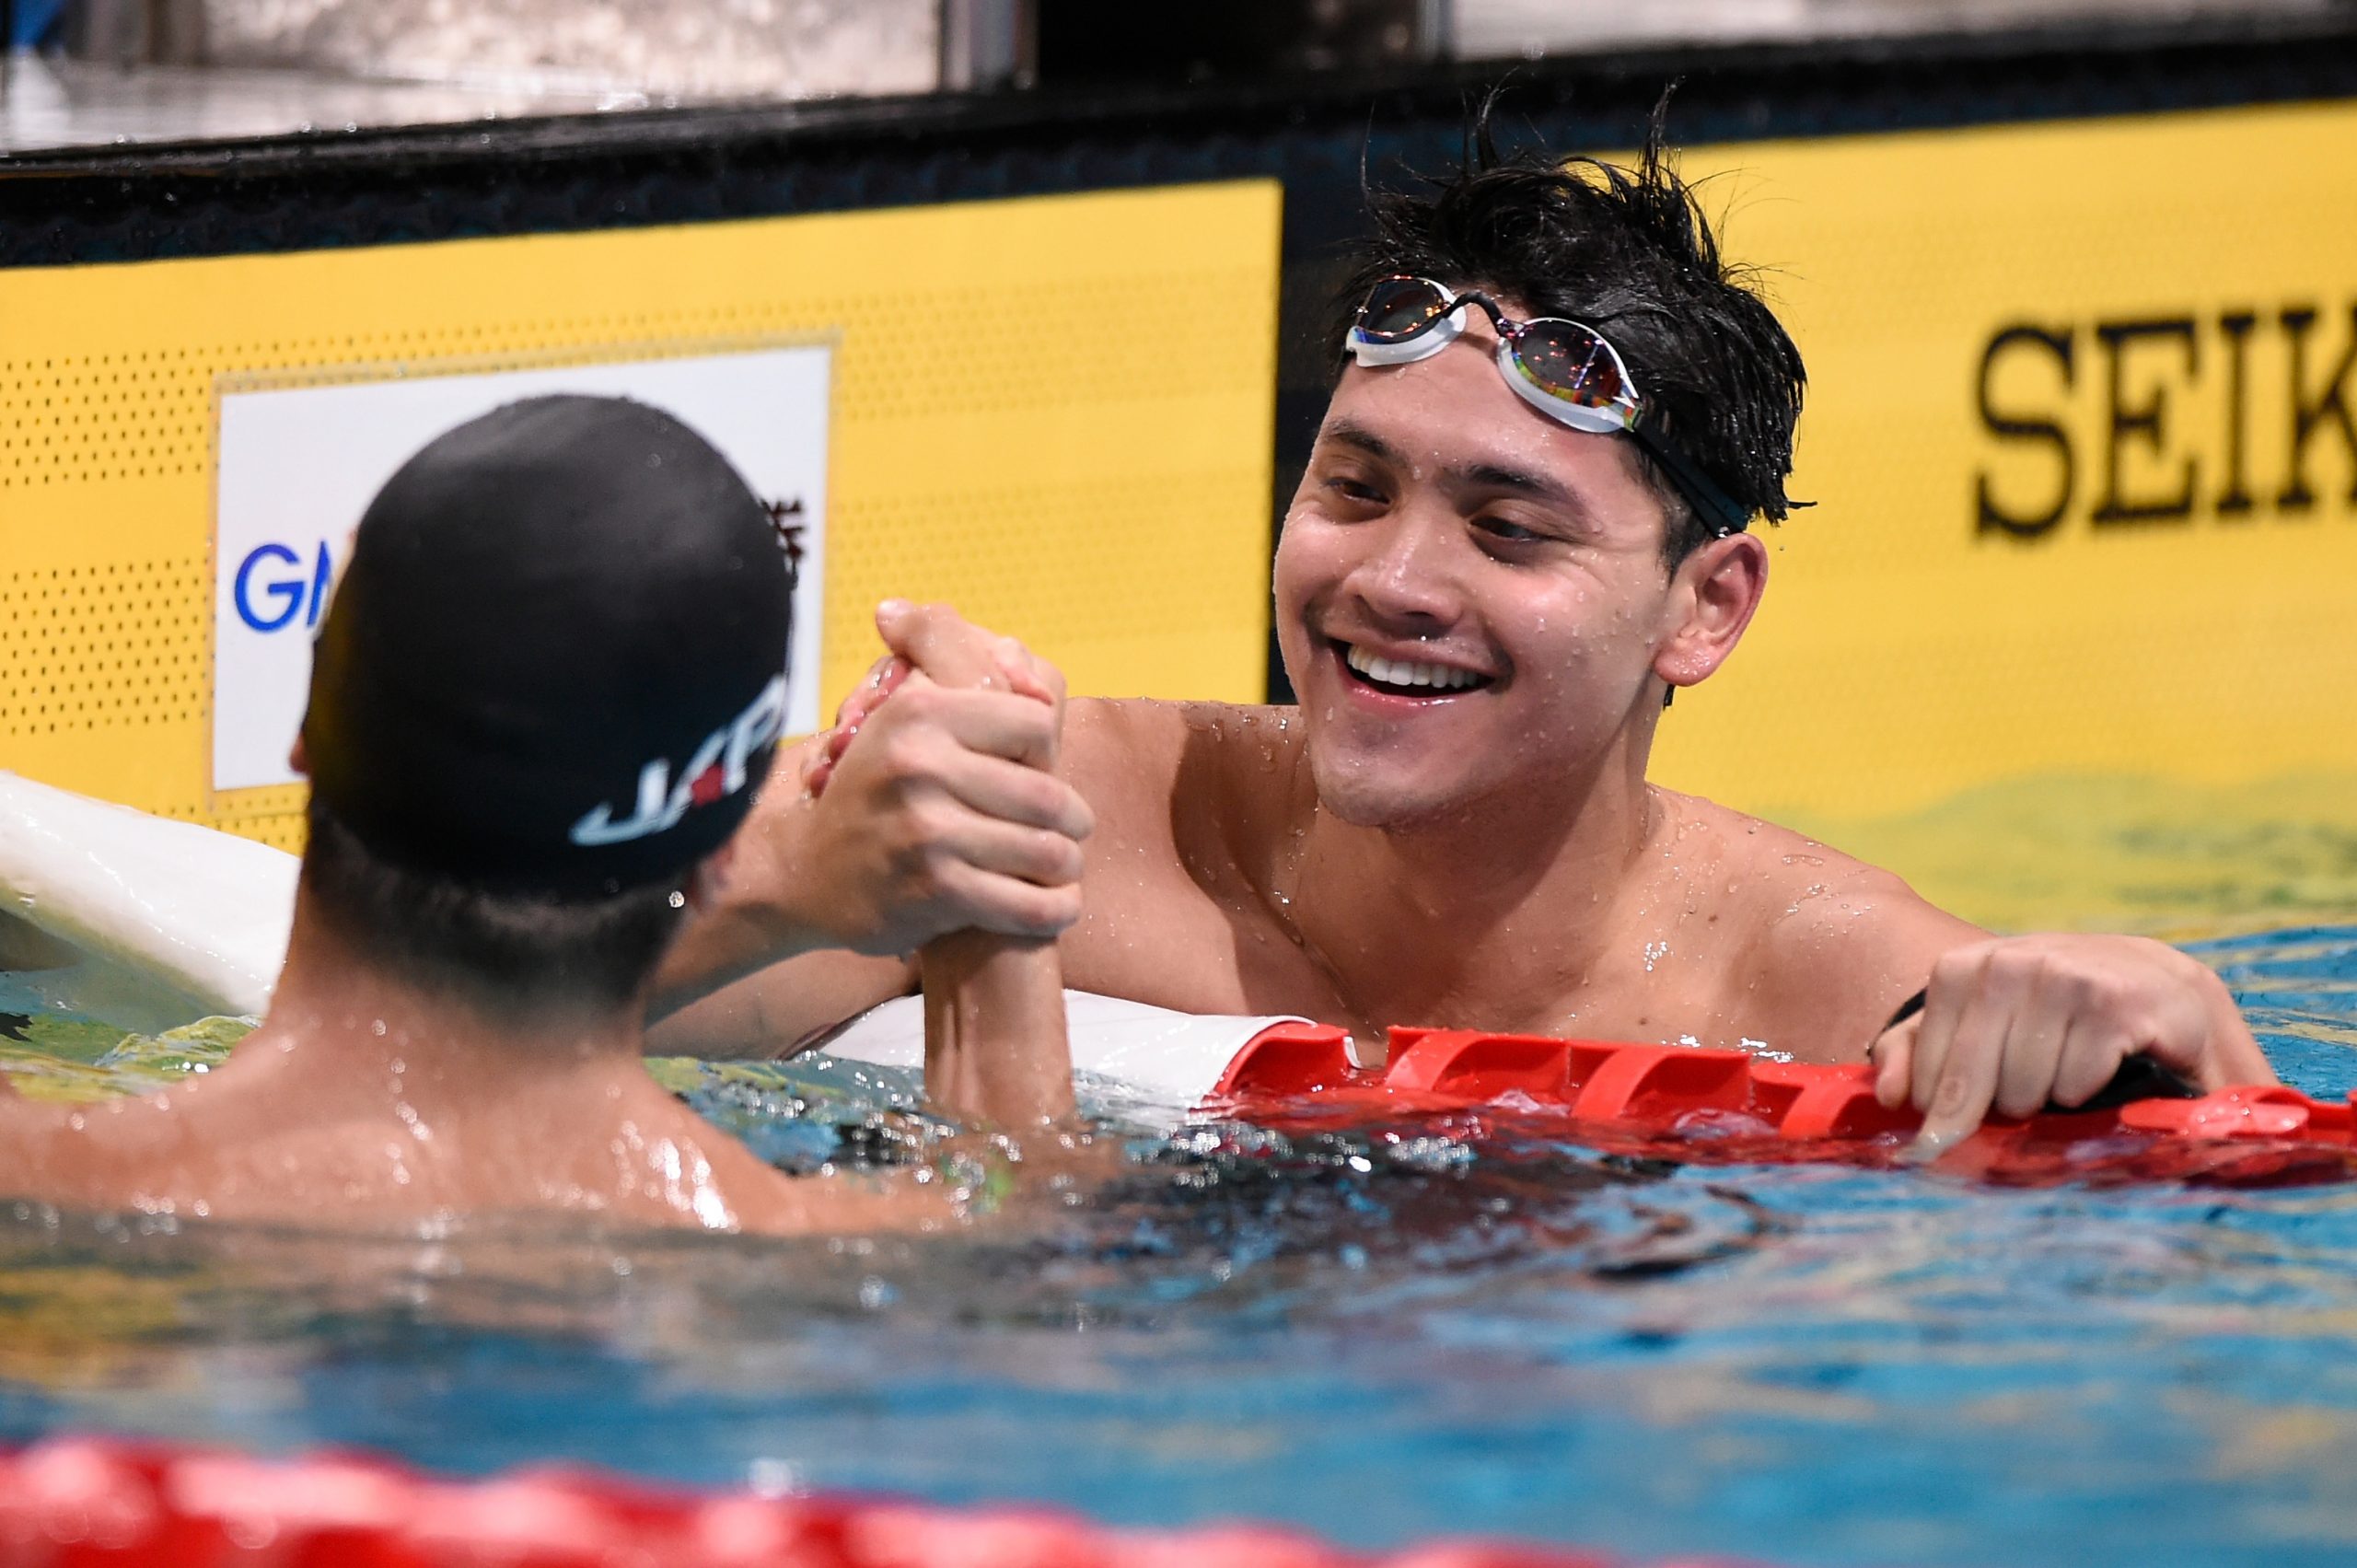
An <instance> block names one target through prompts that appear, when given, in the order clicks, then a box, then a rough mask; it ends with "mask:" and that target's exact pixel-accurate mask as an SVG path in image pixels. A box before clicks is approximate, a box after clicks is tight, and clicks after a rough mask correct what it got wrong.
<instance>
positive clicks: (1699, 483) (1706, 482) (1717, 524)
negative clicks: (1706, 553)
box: [1629, 420, 1751, 539]
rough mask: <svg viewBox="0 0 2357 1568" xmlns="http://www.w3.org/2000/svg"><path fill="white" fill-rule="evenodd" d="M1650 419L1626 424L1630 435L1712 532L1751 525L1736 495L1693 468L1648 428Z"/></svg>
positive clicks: (1736, 530)
mask: <svg viewBox="0 0 2357 1568" xmlns="http://www.w3.org/2000/svg"><path fill="white" fill-rule="evenodd" d="M1648 423H1649V422H1647V421H1643V420H1640V421H1638V422H1637V423H1636V424H1631V425H1630V426H1629V434H1630V435H1631V436H1635V437H1636V438H1637V444H1638V445H1639V446H1641V447H1644V449H1645V452H1646V454H1647V455H1648V456H1650V457H1651V458H1652V459H1654V461H1655V462H1657V463H1659V464H1660V465H1661V466H1662V467H1663V468H1665V469H1667V470H1669V481H1670V482H1671V483H1672V484H1673V485H1675V486H1677V488H1678V494H1681V495H1683V496H1685V497H1686V499H1687V500H1688V501H1689V502H1691V503H1692V504H1693V506H1694V509H1695V510H1696V511H1698V512H1700V513H1701V514H1702V520H1703V521H1704V522H1706V523H1708V524H1710V525H1711V531H1712V532H1713V533H1714V534H1716V535H1717V536H1718V537H1720V538H1721V539H1724V538H1725V537H1726V536H1727V535H1729V534H1738V533H1741V532H1743V530H1744V529H1746V528H1749V527H1750V526H1751V514H1750V513H1748V512H1747V511H1745V510H1744V509H1743V508H1742V507H1741V506H1740V505H1736V501H1735V498H1734V497H1733V496H1731V495H1729V494H1727V493H1726V492H1725V491H1724V490H1721V489H1720V488H1719V487H1718V485H1717V484H1716V483H1715V482H1713V481H1712V479H1711V476H1710V475H1708V474H1706V473H1704V472H1703V471H1702V470H1701V469H1698V468H1696V467H1695V466H1694V465H1693V463H1692V462H1690V461H1689V460H1688V459H1687V458H1686V456H1685V454H1684V453H1682V452H1680V451H1679V450H1678V448H1677V447H1674V446H1672V445H1670V444H1669V443H1668V442H1667V441H1665V440H1663V439H1662V438H1661V437H1660V436H1656V435H1655V434H1654V433H1653V431H1652V430H1650V429H1649V428H1647V424H1648Z"/></svg>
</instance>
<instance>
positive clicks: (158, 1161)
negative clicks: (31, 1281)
mask: <svg viewBox="0 0 2357 1568" xmlns="http://www.w3.org/2000/svg"><path fill="white" fill-rule="evenodd" d="M791 613H792V603H791V594H790V584H789V579H788V573H787V567H786V563H785V559H784V553H783V551H782V548H781V543H780V540H779V539H778V537H777V535H776V533H775V531H774V530H773V529H772V527H771V524H770V521H769V519H768V517H767V516H766V514H765V513H764V512H763V510H762V508H761V505H760V504H759V503H758V502H757V501H756V499H755V498H754V497H753V495H752V494H750V493H749V491H748V490H747V489H746V487H745V484H744V482H743V481H741V480H740V479H739V478H738V477H737V474H736V473H735V472H734V471H733V470H731V469H730V468H729V466H728V464H727V463H726V460H725V459H722V457H721V456H720V455H719V454H718V453H717V452H715V451H714V450H713V449H712V447H710V446H708V445H707V444H705V442H704V441H703V440H702V438H700V437H699V436H696V434H695V433H694V432H692V431H691V430H690V429H688V428H687V427H686V426H685V425H683V424H679V422H678V421H677V420H674V419H672V418H671V417H670V416H668V414H665V413H662V412H658V411H656V410H655V409H652V408H648V407H645V406H644V405H641V404H637V403H633V402H628V401H621V400H618V399H609V398H586V397H549V398H536V399H532V400H530V401H524V402H518V403H515V404H511V405H509V406H507V407H505V408H502V409H500V410H498V411H496V412H493V413H490V414H486V415H484V416H483V417H482V418H480V419H477V420H474V421H473V422H471V423H470V424H464V425H461V426H459V428H457V429H455V430H453V431H450V432H448V433H447V434H446V435H444V436H440V437H438V438H437V439H435V441H434V442H432V443H431V444H430V445H428V446H427V447H425V448H424V450H422V451H421V452H419V453H418V454H417V455H416V456H415V457H413V458H412V459H410V460H409V461H408V462H407V463H406V464H404V465H403V466H402V468H401V470H400V471H399V472H397V473H396V474H395V475H394V476H393V477H392V479H391V480H390V481H389V482H388V483H387V484H386V485H385V487H384V489H383V490H382V491H381V492H380V493H379V494H377V497H376V499H375V500H374V501H373V502H372V503H371V504H370V505H369V507H368V510H367V514H366V517H364V518H363V519H362V521H361V524H360V527H359V529H358V532H357V533H356V534H355V536H354V542H353V549H352V558H351V564H350V565H349V567H348V568H347V569H346V570H345V572H344V574H343V578H342V580H341V582H340V583H339V584H338V586H337V588H336V591H335V595H334V598H333V600H332V603H331V607H330V609H329V611H328V614H327V617H326V621H325V623H324V624H323V626H322V627H321V630H320V633H319V643H318V645H317V648H316V650H315V653H314V657H313V668H312V673H311V688H310V706H309V710H308V714H307V715H306V717H305V719H304V723H303V729H302V738H301V739H300V740H299V741H298V743H297V746H296V765H297V766H298V768H302V769H304V770H306V771H308V773H309V774H310V777H311V780H312V789H311V798H310V807H309V828H310V833H309V842H308V847H307V848H306V851H305V854H304V856H303V862H302V870H301V877H300V885H299V890H298V892H297V895H296V909H295V917H294V931H293V935H292V938H291V941H290V943H289V946H288V949H287V954H286V960H285V966H284V970H283V971H282V972H281V974H280V977H279V981H278V985H277V990H276V993H275V997H274V1000H273V1004H272V1005H271V1008H270V1012H269V1016H268V1017H267V1018H266V1019H265V1020H264V1021H263V1023H262V1024H261V1026H260V1027H259V1028H256V1029H255V1030H254V1031H253V1033H252V1034H250V1035H249V1036H248V1037H247V1038H246V1039H245V1040H243V1041H242V1042H240V1043H239V1044H238V1047H237V1049H236V1050H235V1051H233V1052H232V1053H231V1055H230V1057H229V1059H228V1061H227V1062H226V1063H224V1064H222V1065H221V1066H220V1067H219V1068H217V1069H216V1070H215V1071H214V1072H212V1073H211V1074H208V1075H205V1076H203V1077H201V1078H192V1079H191V1080H189V1081H188V1082H187V1083H186V1084H184V1085H181V1086H178V1087H175V1088H173V1089H171V1090H169V1091H168V1092H166V1093H162V1094H156V1095H150V1096H147V1097H145V1098H125V1099H122V1100H117V1101H113V1102H109V1103H103V1104H99V1105H91V1106H81V1107H70V1108H69V1107H57V1106H52V1105H46V1104H35V1103H32V1102H29V1101H25V1100H20V1099H0V1148H5V1149H6V1151H7V1158H6V1174H5V1175H0V1196H11V1197H19V1198H37V1199H41V1200H45V1201H48V1202H60V1203H65V1204H70V1205H74V1206H81V1207H99V1206H104V1207H136V1208H139V1209H142V1210H145V1211H147V1212H160V1213H168V1214H180V1215H208V1214H209V1215H215V1216H221V1217H233V1218H266V1219H272V1220H293V1221H304V1222H319V1223H334V1224H350V1223H400V1222H402V1221H413V1220H417V1219H421V1218H425V1217H429V1216H437V1217H438V1216H446V1215H450V1214H462V1213H466V1212H470V1211H484V1210H520V1209H568V1210H579V1211H587V1212H592V1213H596V1214H601V1215H603V1216H606V1217H608V1218H610V1220H612V1221H614V1222H616V1223H620V1224H625V1225H691V1226H701V1227H705V1228H715V1229H716V1228H741V1229H745V1230H751V1231H764V1232H801V1231H814V1230H850V1229H867V1228H877V1227H896V1228H923V1227H930V1226H932V1225H941V1224H948V1223H952V1222H954V1221H955V1220H956V1218H957V1217H958V1214H960V1213H961V1212H962V1207H963V1204H962V1202H961V1200H960V1199H959V1198H958V1197H957V1196H954V1195H953V1194H952V1192H950V1191H946V1189H949V1188H950V1187H951V1186H952V1184H951V1183H947V1182H938V1181H936V1182H929V1183H928V1182H920V1181H917V1180H914V1179H910V1180H906V1181H903V1180H900V1179H897V1176H888V1177H884V1178H878V1179H873V1180H869V1179H853V1178H851V1177H847V1176H824V1177H807V1178H799V1179H795V1178H789V1177H786V1176H784V1175H782V1174H781V1173H779V1172H778V1171H776V1170H773V1169H772V1168H771V1167H768V1166H767V1165H765V1164H763V1163H762V1162H761V1160H760V1159H758V1158H756V1157H755V1156H753V1155H752V1154H751V1153H750V1152H749V1151H748V1150H747V1149H746V1148H745V1147H743V1145H741V1144H738V1143H737V1141H736V1140H735V1139H733V1138H731V1137H729V1136H727V1135H726V1134H725V1133H723V1132H720V1131H718V1130H717V1129H715V1128H714V1127H713V1126H711V1125H710V1124H709V1123H707V1122H705V1121H703V1120H702V1119H701V1118H699V1117H698V1116H696V1115H695V1114H694V1113H692V1112H691V1111H690V1110H689V1109H687V1108H686V1107H684V1106H683V1105H681V1104H680V1103H679V1101H678V1100H677V1099H675V1098H673V1097H672V1096H671V1095H670V1094H669V1093H668V1092H667V1091H665V1090H664V1089H663V1088H662V1087H660V1086H658V1085H657V1084H656V1082H655V1080H654V1079H653V1078H651V1077H649V1076H648V1074H647V1073H646V1070H645V1068H644V1065H643V1062H642V1056H643V1052H644V1049H645V1045H644V1039H643V1035H642V1027H641V1020H642V1018H643V1016H644V1010H645V1000H646V993H647V990H648V987H649V984H650V977H651V976H652V975H653V973H654V970H655V967H656V963H657V961H658V960H659V959H660V958H661V957H662V955H663V953H664V950H665V948H666V947H668V945H669V943H670V941H671V940H672V937H673V935H674V934H675V933H676V931H677V930H678V929H679V925H680V924H681V923H682V921H683V920H684V919H685V918H686V912H687V910H688V909H689V908H690V907H691V906H692V905H693V904H694V903H696V902H697V901H698V900H702V899H704V898H707V897H709V896H710V895H711V893H712V891H713V890H714V889H715V888H716V887H718V886H719V885H720V884H721V883H722V882H723V881H724V879H725V877H726V864H727V860H728V844H729V840H730V837H731V835H732V833H734V832H735V830H737V826H738V824H739V823H740V822H741V821H742V820H743V819H744V817H745V815H746V812H747V809H748V807H749V806H750V804H751V802H752V800H753V798H754V792H755V791H756V789H757V788H758V787H759V786H760V784H761V781H762V779H763V778H764V777H765V776H767V775H768V773H769V772H771V769H772V760H773V756H774V753H775V751H776V747H777V734H778V729H779V726H780V724H781V722H782V721H783V719H784V707H785V691H786V685H785V676H784V658H785V650H786V647H787V634H788V631H789V620H790V616H791ZM910 716H911V717H924V718H925V719H926V720H927V722H928V725H929V726H930V727H929V729H928V734H929V735H930V736H932V737H933V738H934V739H935V741H936V742H937V743H939V745H940V748H941V754H942V755H945V756H950V757H953V758H964V757H965V756H966V753H964V752H963V751H962V749H959V748H958V746H956V745H954V744H950V743H949V740H948V738H949V737H951V736H952V735H953V734H954V733H955V732H957V731H958V727H959V726H963V730H964V732H965V733H971V734H978V735H981V736H983V737H985V738H986V739H988V740H989V741H990V742H992V743H993V744H995V745H997V746H998V747H999V749H1001V750H1002V751H1007V752H1010V753H1012V754H1014V755H1018V756H1023V755H1030V756H1040V757H1046V756H1049V755H1051V754H1052V747H1053V739H1054V736H1053V726H1054V724H1055V722H1056V711H1055V708H1054V706H1053V704H1052V703H1042V702H1039V701H1036V700H1033V699H1031V698H1029V697H1025V696H1019V695H1016V694H1014V693H1011V692H1009V691H1004V690H999V691H945V690H939V689H935V688H928V689H927V690H926V691H924V692H923V695H922V697H921V700H920V701H919V702H918V703H914V704H912V705H911V709H910ZM892 722H893V723H894V724H904V723H905V722H906V721H905V720H904V719H895V720H894V721H892ZM879 724H880V721H879ZM881 727H884V728H887V729H888V728H889V727H890V726H881ZM1005 765H1006V766H1007V767H1009V768H1016V769H1022V764H1020V763H1017V762H1013V761H1008V762H1006V763H1005ZM1022 771H1030V770H1028V769H1022ZM1039 777H1040V779H1041V781H1042V782H1043V783H1044V784H1048V785H1050V786H1051V788H1053V789H1056V790H1061V789H1062V785H1060V784H1057V783H1056V781H1055V780H1054V779H1052V778H1051V777H1049V776H1048V775H1047V774H1045V773H1041V774H1039ZM829 793H830V802H829V804H828V811H829V816H828V818H827V820H828V822H829V824H830V827H831V828H832V829H833V830H835V831H836V832H838V833H839V834H840V835H842V836H845V837H850V838H859V837H861V836H862V835H863V834H865V835H867V836H869V837H874V836H876V835H877V833H879V832H882V831H888V830H897V829H898V827H899V826H900V825H899V824H884V825H883V826H882V827H881V828H879V827H878V825H877V824H876V823H874V822H871V821H869V820H866V819H864V818H863V816H862V814H861V808H862V805H863V801H862V797H861V796H860V795H859V792H858V791H856V790H835V791H830V792H829ZM1081 825H1082V827H1084V828H1085V822H1084V823H1083V824H1081ZM972 826H973V823H972V822H971V821H968V820H964V819H956V818H947V819H945V821H944V827H945V829H946V830H967V829H970V828H971V827H972ZM925 847H926V846H925V845H924V844H923V842H918V843H917V844H915V845H914V849H915V851H917V852H922V851H923V849H924V848H925ZM945 853H952V852H945ZM840 869H841V868H840V867H837V866H832V865H828V864H824V863H821V864H816V865H811V866H809V867H807V878H808V879H807V882H806V884H805V887H804V889H803V892H804V893H805V894H806V895H807V897H808V899H809V900H811V904H812V907H814V908H818V909H821V910H824V909H828V908H832V907H838V906H840V907H856V908H857V909H859V910H861V911H863V912H867V913H869V914H875V913H877V912H881V914H882V916H883V917H885V918H893V919H902V918H905V912H904V911H903V910H902V907H901V906H902V903H903V901H904V900H902V899H901V898H900V894H899V893H898V892H897V891H896V890H895V889H892V888H889V887H885V886H880V885H870V886H865V887H851V886H848V885H847V884H846V883H845V882H844V880H843V878H842V876H841V875H840ZM1077 869H1078V865H1077V854H1076V852H1075V855H1074V862H1073V870H1074V872H1075V873H1076V872H1077ZM1039 890H1042V891H1044V890H1045V889H1039ZM842 939H844V934H842V933H837V932H832V931H829V930H826V929H823V928H821V927H814V928H813V930H812V932H811V933H810V934H809V935H808V936H807V940H809V941H812V942H814V943H815V942H817V941H820V940H830V941H839V940H842ZM1050 984H1051V986H1052V984H1053V981H1052V979H1051V981H1050ZM988 1043H989V1044H990V1045H992V1046H993V1048H994V1049H995V1052H996V1053H995V1054H994V1055H985V1056H981V1057H976V1056H975V1055H974V1054H973V1053H972V1052H969V1053H968V1055H967V1057H966V1058H965V1059H963V1060H961V1061H960V1063H958V1075H959V1088H960V1093H962V1094H964V1095H965V1096H967V1097H968V1101H969V1102H976V1101H978V1102H979V1103H981V1105H983V1106H984V1107H985V1108H986V1109H988V1111H989V1112H990V1113H991V1114H992V1115H993V1117H994V1118H995V1120H996V1121H997V1122H998V1123H999V1125H1001V1126H1003V1127H1006V1128H1011V1129H1015V1130H1017V1131H1018V1132H1021V1133H1022V1134H1023V1139H1024V1143H1025V1144H1028V1145H1029V1147H1028V1150H1027V1151H1026V1152H1028V1153H1029V1154H1030V1155H1031V1156H1032V1163H1034V1164H1035V1165H1036V1164H1039V1163H1045V1162H1046V1161H1048V1160H1052V1159H1058V1158H1068V1157H1070V1156H1071V1151H1072V1147H1073V1145H1074V1144H1075V1143H1076V1142H1077V1141H1076V1140H1073V1139H1071V1138H1069V1137H1068V1136H1067V1135H1065V1134H1062V1133H1060V1132H1051V1131H1050V1130H1047V1129H1046V1127H1045V1125H1044V1123H1045V1122H1046V1121H1048V1120H1049V1119H1051V1118H1053V1117H1055V1116H1057V1115H1059V1114H1061V1113H1062V1111H1063V1110H1064V1109H1066V1108H1068V1106H1069V1104H1070V1099H1069V1094H1070V1070H1069V1065H1068V1058H1067V1057H1066V1056H1065V1054H1064V1052H1065V1046H1064V1041H1063V1040H1062V1037H1061V1035H1058V1034H1054V1033H1052V1032H1048V1031H1035V1032H1031V1033H1028V1034H1024V1035H1021V1036H1019V1037H1010V1036H1009V1035H1008V1034H1007V1033H1005V1032H1004V1031H1001V1032H999V1033H997V1034H994V1035H993V1036H992V1037H990V1040H989V1041H988ZM964 1103H965V1102H958V1101H955V1100H953V1102H952V1104H951V1105H950V1107H949V1109H953V1110H958V1109H964ZM898 1174H899V1175H913V1173H898ZM926 1174H929V1173H926Z"/></svg>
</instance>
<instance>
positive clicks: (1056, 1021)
mask: <svg viewBox="0 0 2357 1568" xmlns="http://www.w3.org/2000/svg"><path fill="white" fill-rule="evenodd" d="M920 967H921V969H922V971H923V980H924V1015H925V1016H924V1085H925V1094H926V1097H927V1098H930V1099H931V1100H933V1101H934V1103H935V1105H937V1106H938V1107H940V1108H941V1109H943V1110H944V1111H945V1112H946V1113H947V1114H948V1115H950V1116H953V1117H956V1118H957V1119H958V1120H959V1121H977V1122H981V1123H982V1124H985V1125H989V1126H993V1127H1002V1128H1006V1129H1010V1130H1018V1131H1019V1130H1028V1129H1032V1128H1037V1127H1039V1126H1041V1125H1043V1124H1045V1123H1050V1122H1056V1121H1064V1120H1066V1119H1067V1118H1069V1117H1070V1116H1071V1115H1072V1111H1073V1092H1072V1049H1071V1045H1070V1042H1069V1040H1067V1038H1066V1036H1065V1032H1064V993H1063V978H1062V966H1061V965H1060V964H1059V963H1058V962H1057V961H1056V947H1055V944H1054V943H1052V942H1016V941H1012V940H1009V939H1008V938H1005V937H1000V936H993V935H988V934H986V933H982V932H974V931H961V932H957V933H955V934H953V935H948V936H943V937H938V938H936V939H935V940H934V941H933V942H931V943H928V944H927V945H926V947H925V949H924V951H923V955H922V956H921V960H920Z"/></svg>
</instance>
